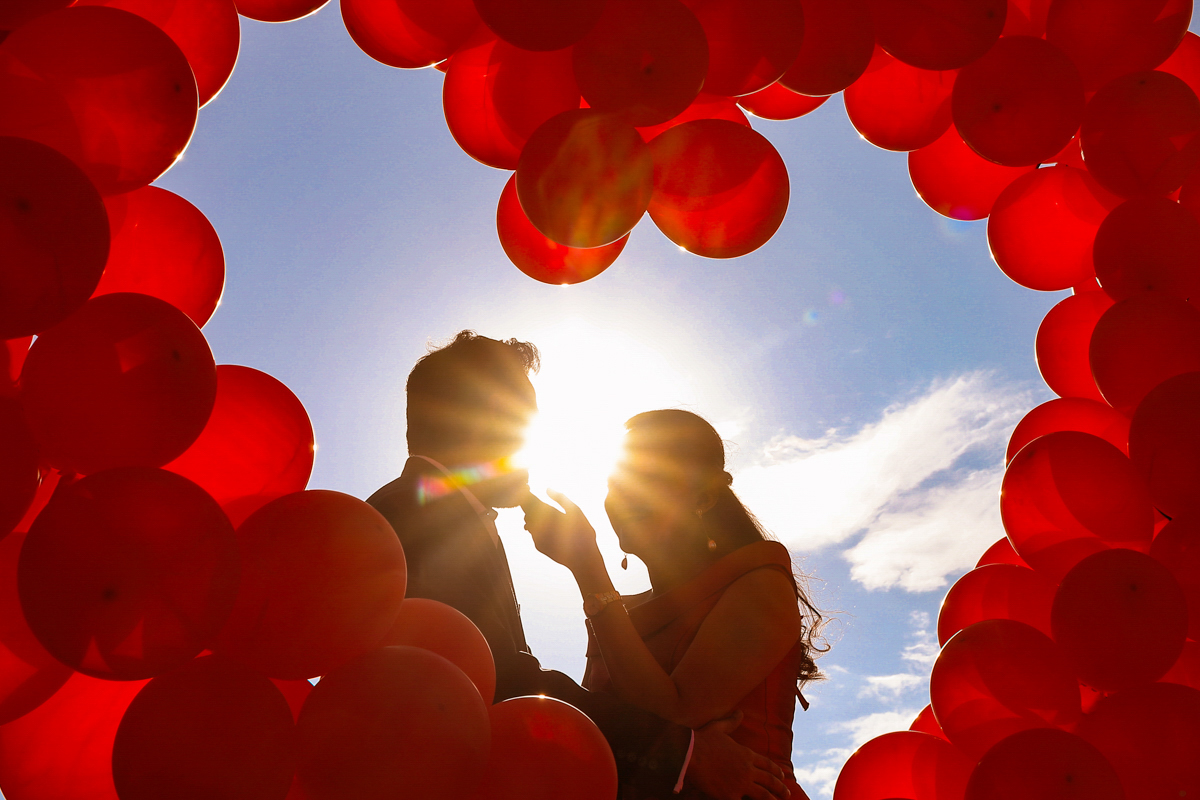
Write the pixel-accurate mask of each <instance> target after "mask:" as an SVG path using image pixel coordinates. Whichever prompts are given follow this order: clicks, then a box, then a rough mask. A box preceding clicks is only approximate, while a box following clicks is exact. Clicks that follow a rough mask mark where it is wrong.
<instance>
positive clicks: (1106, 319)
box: [803, 0, 1200, 800]
mask: <svg viewBox="0 0 1200 800" xmlns="http://www.w3.org/2000/svg"><path fill="white" fill-rule="evenodd" d="M803 5H804V9H805V12H806V13H807V12H808V9H809V6H810V5H812V6H821V5H824V3H818V2H812V3H810V2H808V0H805V2H803ZM838 5H839V6H840V7H848V6H854V5H856V4H855V3H844V4H843V3H838ZM864 5H865V6H866V7H868V11H869V13H870V19H871V21H872V23H873V24H874V30H875V50H874V54H873V55H872V56H871V59H870V63H869V65H868V66H867V69H866V72H865V73H864V74H863V75H862V76H861V77H860V78H858V80H857V81H855V82H854V83H853V84H852V85H851V86H850V87H849V88H847V89H846V91H845V101H846V108H847V112H848V114H849V116H850V119H851V122H852V123H853V124H854V126H855V128H857V129H858V131H859V133H861V134H862V135H863V137H864V138H866V139H867V140H868V141H871V142H872V143H874V144H876V145H878V146H880V147H883V148H886V149H893V150H905V151H909V171H910V175H911V177H912V181H913V185H914V187H915V188H916V190H917V193H918V194H919V195H920V196H921V197H922V199H924V200H925V202H926V203H927V204H928V205H929V206H930V207H932V208H933V209H935V210H936V211H938V212H940V213H942V214H944V215H946V216H948V217H952V218H955V219H964V220H972V219H983V218H985V217H986V218H988V229H987V231H988V241H989V244H990V246H991V251H992V255H993V257H994V259H995V260H996V263H997V264H998V265H999V266H1000V268H1001V270H1003V271H1004V273H1005V274H1006V275H1007V276H1008V277H1010V278H1011V279H1012V280H1014V281H1016V282H1017V283H1019V284H1021V285H1023V286H1026V287H1028V288H1031V289H1036V290H1041V291H1056V290H1063V289H1073V294H1072V296H1070V297H1068V298H1066V299H1065V300H1063V301H1062V302H1060V303H1059V304H1058V305H1056V306H1055V307H1054V308H1053V309H1052V310H1051V311H1050V312H1049V313H1048V314H1047V315H1046V318H1045V320H1044V321H1043V323H1042V325H1041V327H1040V328H1039V330H1038V334H1037V341H1036V354H1037V362H1038V366H1039V368H1040V370H1041V374H1042V376H1043V377H1044V379H1045V381H1046V383H1047V384H1048V385H1049V387H1050V388H1051V389H1052V390H1053V391H1054V392H1055V393H1056V394H1057V395H1059V397H1058V398H1057V399H1054V400H1051V401H1050V402H1048V403H1045V404H1043V405H1041V406H1038V407H1037V408H1035V409H1033V410H1032V411H1031V412H1029V414H1028V415H1026V417H1025V418H1024V419H1023V420H1022V421H1021V423H1020V424H1019V425H1018V426H1017V428H1016V430H1015V431H1014V432H1013V434H1012V438H1011V440H1010V442H1009V446H1008V452H1007V456H1006V463H1007V469H1006V473H1005V477H1004V481H1003V486H1002V491H1001V498H1000V511H1001V517H1002V520H1003V523H1004V529H1005V532H1006V534H1007V536H1006V538H1005V539H1002V540H1001V541H999V542H997V543H996V545H995V546H993V547H992V548H991V549H990V550H989V551H988V552H987V553H986V554H985V555H984V556H983V558H982V559H981V560H980V561H979V564H978V565H977V567H976V568H975V569H974V570H972V571H971V572H969V573H967V574H966V575H965V576H963V578H962V579H960V580H959V581H958V582H957V583H956V584H955V585H954V586H953V587H952V588H951V590H950V592H949V593H948V594H947V596H946V599H945V601H944V603H943V605H942V609H941V613H940V616H939V620H938V638H939V641H940V643H941V645H942V650H941V653H940V654H939V656H938V659H937V662H936V664H935V666H934V668H933V673H932V675H931V678H930V699H931V703H930V706H929V707H927V708H926V709H925V711H924V712H922V714H921V715H920V716H919V717H918V719H917V720H916V721H915V722H914V723H913V725H912V728H911V730H909V731H902V732H898V733H891V734H887V735H885V736H882V737H879V738H877V739H874V740H872V741H871V742H868V743H867V744H866V745H864V746H863V747H862V748H861V749H860V750H859V751H858V752H857V753H855V755H854V756H852V757H851V759H850V760H849V761H848V762H847V764H846V766H845V768H844V770H843V771H842V773H841V775H840V777H839V780H838V783H837V788H836V791H835V793H834V797H835V800H882V799H883V798H890V797H907V798H913V799H914V800H935V798H936V799H937V800H960V799H961V798H967V800H992V798H995V799H996V800H999V798H1009V797H1030V798H1039V799H1040V798H1046V799H1047V800H1049V799H1050V798H1064V799H1065V798H1069V797H1092V798H1113V800H1119V799H1120V798H1127V799H1128V800H1142V799H1143V798H1144V799H1145V800H1150V798H1166V797H1183V796H1192V795H1195V794H1197V793H1200V307H1198V306H1197V303H1200V169H1198V168H1197V166H1198V163H1200V137H1198V135H1200V99H1198V98H1197V93H1198V92H1200V37H1196V36H1195V35H1193V34H1191V33H1188V32H1187V26H1188V23H1189V21H1190V18H1191V11H1192V4H1191V2H1190V0H1086V1H1085V0H1008V2H1005V0H971V1H970V2H949V0H947V1H946V2H938V1H937V0H932V1H931V2H921V3H917V2H905V1H904V0H870V1H869V2H867V3H865V4H864Z"/></svg>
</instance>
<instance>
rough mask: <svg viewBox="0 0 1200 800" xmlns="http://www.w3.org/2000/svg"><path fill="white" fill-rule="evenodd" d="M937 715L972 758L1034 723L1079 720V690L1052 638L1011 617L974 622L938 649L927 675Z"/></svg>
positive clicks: (1067, 724) (1061, 723) (1043, 725)
mask: <svg viewBox="0 0 1200 800" xmlns="http://www.w3.org/2000/svg"><path fill="white" fill-rule="evenodd" d="M929 696H930V701H931V703H932V705H933V713H934V714H935V715H936V716H937V721H938V723H939V724H940V725H941V726H942V730H944V731H945V732H946V736H947V737H948V738H949V739H950V741H951V742H953V743H954V745H955V746H956V747H958V749H959V750H961V751H962V752H964V753H966V754H967V756H968V757H970V758H971V759H972V760H974V759H978V758H979V757H980V756H982V755H983V754H984V753H986V752H987V751H988V749H989V748H991V747H992V745H994V744H996V743H997V742H999V741H1000V740H1001V739H1004V738H1005V737H1007V736H1011V735H1012V734H1014V733H1016V732H1018V731H1023V730H1029V729H1030V728H1069V727H1071V726H1072V725H1074V724H1075V723H1076V722H1078V721H1079V716H1080V713H1081V712H1080V706H1079V687H1078V686H1077V685H1076V683H1075V677H1074V675H1072V673H1071V666H1070V663H1069V662H1068V660H1067V657H1066V654H1065V653H1063V652H1062V651H1061V650H1060V649H1059V647H1058V646H1057V645H1056V644H1055V643H1054V642H1053V641H1051V640H1050V637H1048V636H1046V634H1044V633H1041V632H1040V631H1038V630H1036V629H1034V628H1032V627H1030V626H1029V625H1026V624H1025V623H1023V622H1015V621H1013V620H1009V619H989V620H985V621H983V622H976V623H975V624H974V625H971V626H970V627H968V628H965V629H963V630H962V631H959V632H958V633H957V634H956V635H955V636H954V637H953V638H952V639H950V641H948V642H947V643H946V646H945V647H943V648H942V652H941V653H939V654H938V658H937V662H936V663H934V665H933V673H932V674H931V675H930V676H929Z"/></svg>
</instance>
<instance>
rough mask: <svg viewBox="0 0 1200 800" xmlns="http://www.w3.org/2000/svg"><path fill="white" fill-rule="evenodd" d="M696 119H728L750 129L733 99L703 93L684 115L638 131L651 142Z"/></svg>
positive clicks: (681, 114)
mask: <svg viewBox="0 0 1200 800" xmlns="http://www.w3.org/2000/svg"><path fill="white" fill-rule="evenodd" d="M742 99H745V98H742ZM694 119H726V120H729V121H730V122H736V123H738V124H739V125H745V126H746V127H747V128H749V127H750V120H748V119H746V115H745V114H743V113H742V109H741V108H740V107H738V104H737V102H735V101H734V100H733V98H730V97H722V96H721V95H719V94H705V93H704V92H701V93H700V94H698V95H696V99H695V100H693V101H692V104H691V105H690V106H688V107H687V108H685V109H684V110H683V112H682V113H680V114H678V115H676V116H674V117H671V118H670V119H669V120H667V121H666V122H660V123H659V124H658V125H648V126H646V127H644V128H638V129H637V131H638V133H640V134H641V135H642V139H643V140H644V141H646V142H649V141H650V140H651V139H653V138H654V137H656V136H658V135H660V134H662V133H664V132H666V131H669V130H671V128H674V127H675V126H676V125H682V124H683V123H685V122H691V121H692V120H694Z"/></svg>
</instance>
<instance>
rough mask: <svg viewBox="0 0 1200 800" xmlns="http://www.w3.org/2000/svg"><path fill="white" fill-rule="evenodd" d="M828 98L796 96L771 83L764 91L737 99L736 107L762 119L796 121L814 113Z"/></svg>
mask: <svg viewBox="0 0 1200 800" xmlns="http://www.w3.org/2000/svg"><path fill="white" fill-rule="evenodd" d="M828 99H829V98H828V97H809V96H808V95H804V94H797V93H796V92H793V91H792V90H791V89H789V88H787V87H786V86H784V85H783V84H782V83H779V82H775V83H772V84H771V85H770V86H768V87H767V88H765V89H759V90H758V91H757V92H754V93H753V94H748V95H743V96H742V97H739V98H738V105H740V106H741V107H742V108H744V109H746V110H747V111H749V112H750V113H751V114H753V115H754V116H756V117H760V118H762V119H796V118H798V117H803V116H804V115H805V114H807V113H809V112H810V111H816V110H817V109H818V108H819V107H820V106H821V104H822V103H824V102H825V101H826V100H828Z"/></svg>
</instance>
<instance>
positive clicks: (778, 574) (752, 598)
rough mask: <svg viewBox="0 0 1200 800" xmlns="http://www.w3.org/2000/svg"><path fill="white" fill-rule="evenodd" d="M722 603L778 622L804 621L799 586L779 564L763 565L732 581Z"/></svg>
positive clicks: (722, 598)
mask: <svg viewBox="0 0 1200 800" xmlns="http://www.w3.org/2000/svg"><path fill="white" fill-rule="evenodd" d="M721 602H722V603H726V604H731V605H736V606H738V607H742V608H747V609H751V610H753V612H754V613H755V614H759V615H765V616H767V617H769V618H770V619H773V620H776V621H783V620H791V619H794V620H796V621H797V622H799V621H800V608H799V606H798V604H797V603H796V585H795V583H793V582H792V578H791V575H790V573H787V572H784V571H783V570H782V569H780V568H779V565H778V564H763V565H762V566H759V567H756V568H754V569H751V570H749V571H748V572H746V573H745V574H743V575H742V576H740V577H739V578H737V579H736V580H735V581H733V582H732V583H730V584H729V586H728V588H726V590H725V592H724V594H723V595H722V597H721Z"/></svg>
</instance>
